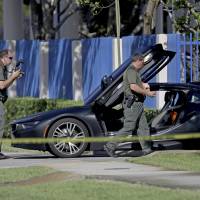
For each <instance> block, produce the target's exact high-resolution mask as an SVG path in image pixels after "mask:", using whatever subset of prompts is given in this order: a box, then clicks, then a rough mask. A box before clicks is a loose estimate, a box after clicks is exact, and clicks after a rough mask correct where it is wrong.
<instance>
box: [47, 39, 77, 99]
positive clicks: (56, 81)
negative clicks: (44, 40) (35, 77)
mask: <svg viewBox="0 0 200 200" xmlns="http://www.w3.org/2000/svg"><path fill="white" fill-rule="evenodd" d="M71 43H72V40H68V39H63V40H51V41H49V81H48V85H49V98H65V99H73V86H72V44H71Z"/></svg>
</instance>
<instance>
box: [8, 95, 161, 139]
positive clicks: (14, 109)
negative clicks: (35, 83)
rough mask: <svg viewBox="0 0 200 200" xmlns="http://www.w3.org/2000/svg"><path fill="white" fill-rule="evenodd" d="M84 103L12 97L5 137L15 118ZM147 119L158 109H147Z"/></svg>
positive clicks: (9, 104)
mask: <svg viewBox="0 0 200 200" xmlns="http://www.w3.org/2000/svg"><path fill="white" fill-rule="evenodd" d="M76 105H77V106H78V105H83V103H82V102H81V101H72V100H63V99H38V98H10V99H8V101H7V102H6V103H5V108H6V115H5V120H6V122H5V134H4V135H5V137H9V136H10V126H9V123H10V122H11V121H13V120H15V119H19V118H22V117H26V116H28V115H31V114H34V113H38V112H43V111H49V110H54V109H59V108H64V107H69V106H76ZM145 113H146V116H147V121H150V120H151V119H152V118H153V117H154V116H155V115H156V114H157V113H158V111H156V110H150V109H148V110H145Z"/></svg>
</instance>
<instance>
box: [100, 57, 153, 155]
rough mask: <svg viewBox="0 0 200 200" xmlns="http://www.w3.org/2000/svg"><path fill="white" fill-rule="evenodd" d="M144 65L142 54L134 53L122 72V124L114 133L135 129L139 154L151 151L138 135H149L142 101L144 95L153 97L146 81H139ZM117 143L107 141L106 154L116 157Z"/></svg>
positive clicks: (149, 145) (124, 134)
mask: <svg viewBox="0 0 200 200" xmlns="http://www.w3.org/2000/svg"><path fill="white" fill-rule="evenodd" d="M143 67H144V58H143V56H142V54H135V55H134V56H133V57H132V63H131V65H130V66H129V67H128V68H127V69H126V71H125V72H124V74H123V87H124V102H123V107H124V126H123V128H122V129H121V130H119V131H118V132H117V133H116V136H128V135H132V133H133V131H135V130H136V129H137V135H138V136H139V142H140V145H141V148H142V151H141V154H140V155H146V154H149V153H151V152H152V150H151V143H150V142H148V141H145V140H142V138H140V136H150V131H149V126H148V123H147V119H146V116H145V113H144V106H143V102H144V100H145V97H146V96H150V97H154V96H155V95H156V94H155V92H154V91H150V87H149V84H148V83H143V82H142V81H141V78H140V75H139V71H140V70H141V69H142V68H143ZM118 146H119V143H117V142H108V143H107V144H106V145H105V146H104V149H105V150H106V151H107V153H108V155H110V156H112V157H117V154H115V151H116V149H117V147H118Z"/></svg>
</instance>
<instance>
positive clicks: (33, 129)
mask: <svg viewBox="0 0 200 200" xmlns="http://www.w3.org/2000/svg"><path fill="white" fill-rule="evenodd" d="M143 55H144V56H145V67H144V70H143V71H142V72H141V77H142V79H143V81H144V82H148V81H149V80H151V79H152V78H153V77H155V75H156V74H158V73H159V72H160V71H161V70H162V69H163V68H164V67H165V66H166V65H167V64H168V63H169V62H170V61H171V60H172V59H173V57H174V55H175V52H172V51H167V50H164V49H163V48H162V45H160V44H157V45H155V46H153V47H151V48H149V49H148V50H147V51H146V52H144V54H143ZM130 63H131V58H129V59H127V60H126V61H125V62H124V63H123V64H122V65H121V66H120V67H119V68H118V69H116V70H115V71H114V72H113V73H112V74H111V75H110V76H104V77H103V78H102V81H101V83H100V85H99V87H97V88H96V90H95V91H94V92H93V93H92V94H90V95H89V96H88V98H87V99H86V100H85V104H84V105H83V106H79V107H70V108H65V109H60V110H53V111H49V112H42V113H38V114H35V115H31V116H28V117H26V118H23V119H19V120H15V121H13V122H12V123H11V126H12V135H13V137H15V138H32V137H35V138H62V137H69V138H81V139H83V138H85V137H107V136H109V135H110V133H113V132H115V131H117V130H119V129H120V128H121V127H122V125H123V108H122V101H123V90H122V79H123V72H124V71H125V70H126V68H127V67H128V66H129V65H130ZM150 89H151V90H154V91H165V99H164V101H165V102H164V106H163V108H162V109H161V110H160V112H159V113H158V114H157V116H155V118H154V119H152V121H151V122H150V124H149V125H150V128H151V135H152V136H156V135H164V134H168V135H170V134H179V133H198V132H200V123H199V121H200V106H199V103H200V101H199V100H200V83H150ZM133 134H134V133H133ZM153 144H154V146H155V147H156V148H162V149H165V148H168V147H171V146H178V147H182V148H185V144H188V142H187V143H186V142H185V141H175V140H174V141H172V140H154V141H153ZM14 146H15V147H20V148H26V149H35V150H43V151H49V152H50V153H52V154H53V155H55V156H57V157H77V156H80V155H81V154H82V153H83V152H84V151H86V150H91V151H93V152H94V153H95V154H97V153H99V152H102V151H103V143H95V142H94V143H90V144H89V143H87V142H80V143H72V142H68V143H67V142H55V143H46V144H14ZM122 148H128V149H129V148H131V149H137V148H139V147H138V145H137V143H131V144H130V145H128V146H126V145H125V146H123V147H122Z"/></svg>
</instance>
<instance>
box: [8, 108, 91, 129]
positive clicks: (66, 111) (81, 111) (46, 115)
mask: <svg viewBox="0 0 200 200" xmlns="http://www.w3.org/2000/svg"><path fill="white" fill-rule="evenodd" d="M87 112H90V107H89V106H75V107H69V108H63V109H58V110H52V111H47V112H40V113H36V114H33V115H29V116H27V117H24V118H20V119H17V120H14V121H12V122H11V123H10V124H11V125H12V124H17V123H24V122H30V121H31V122H32V121H43V120H47V119H52V118H56V117H57V116H58V115H73V116H74V115H76V114H77V115H79V116H81V115H85V114H86V113H87Z"/></svg>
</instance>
